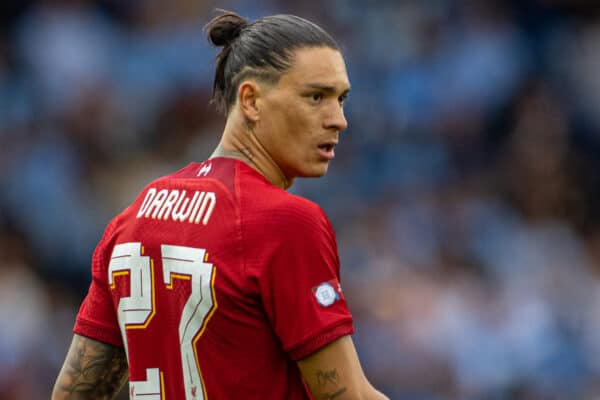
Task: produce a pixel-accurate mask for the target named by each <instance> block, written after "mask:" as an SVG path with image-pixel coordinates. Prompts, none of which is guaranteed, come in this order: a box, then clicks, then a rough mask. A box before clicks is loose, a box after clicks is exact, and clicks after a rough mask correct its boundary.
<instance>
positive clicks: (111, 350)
mask: <svg viewBox="0 0 600 400" xmlns="http://www.w3.org/2000/svg"><path fill="white" fill-rule="evenodd" d="M126 380H127V358H126V356H125V351H124V349H123V348H121V347H115V346H111V345H109V344H105V343H102V342H98V341H96V340H93V339H89V338H86V337H84V336H79V335H77V334H76V335H74V336H73V341H72V342H71V347H70V348H69V352H68V353H67V357H66V359H65V362H64V364H63V367H62V369H61V370H60V373H59V375H58V378H57V379H56V383H55V385H54V390H53V391H52V400H67V399H68V400H74V399H77V400H83V399H101V400H104V399H106V400H108V399H112V398H113V397H114V396H115V395H116V394H117V393H118V392H119V389H121V387H122V386H123V384H124V383H125V381H126Z"/></svg>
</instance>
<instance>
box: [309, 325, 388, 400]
mask: <svg viewBox="0 0 600 400" xmlns="http://www.w3.org/2000/svg"><path fill="white" fill-rule="evenodd" d="M298 366H299V367H300V371H302V375H303V377H304V380H305V381H306V383H307V384H308V386H309V387H310V390H311V392H312V394H313V397H314V398H315V400H334V399H336V400H362V399H364V400H385V399H388V398H387V397H386V396H384V395H383V394H381V393H380V392H378V391H377V390H376V389H375V388H374V387H373V386H371V384H370V383H369V381H368V380H367V378H366V377H365V375H364V373H363V370H362V367H361V366H360V361H359V360H358V355H357V354H356V349H355V348H354V343H353V342H352V338H351V337H350V336H343V337H341V338H340V339H338V340H336V341H334V342H332V343H330V344H328V345H327V346H325V347H323V348H322V349H320V350H318V351H316V352H315V353H313V354H311V355H310V356H308V357H306V358H305V359H302V360H300V361H298ZM388 400H389V399H388Z"/></svg>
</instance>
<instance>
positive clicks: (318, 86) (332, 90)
mask: <svg viewBox="0 0 600 400" xmlns="http://www.w3.org/2000/svg"><path fill="white" fill-rule="evenodd" d="M306 87H307V88H310V89H319V90H322V91H324V92H327V93H335V92H337V90H336V88H335V87H334V86H330V85H324V84H321V83H309V84H307V85H306ZM349 92H350V87H348V89H346V90H344V91H343V93H342V94H348V93H349Z"/></svg>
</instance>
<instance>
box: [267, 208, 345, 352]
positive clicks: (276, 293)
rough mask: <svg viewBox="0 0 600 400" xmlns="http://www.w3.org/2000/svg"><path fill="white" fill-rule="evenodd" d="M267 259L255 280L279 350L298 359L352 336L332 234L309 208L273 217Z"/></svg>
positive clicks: (316, 210) (321, 216) (321, 214)
mask: <svg viewBox="0 0 600 400" xmlns="http://www.w3.org/2000/svg"><path fill="white" fill-rule="evenodd" d="M271 218H273V221H272V223H273V225H274V226H273V229H272V230H271V234H272V238H271V239H270V240H271V245H267V246H266V247H267V248H271V254H270V255H269V260H268V262H267V263H266V266H265V271H264V273H263V274H262V276H261V279H260V290H261V297H262V300H263V304H264V307H265V310H266V313H267V315H268V317H269V319H270V321H271V324H272V326H273V328H274V330H275V333H276V334H277V336H278V337H279V339H280V340H281V342H282V344H283V347H284V350H285V351H287V352H288V354H289V355H290V356H291V357H292V358H293V359H294V360H299V359H302V358H304V357H306V356H308V355H310V354H311V353H313V352H315V351H316V350H318V349H320V348H321V347H323V346H325V345H326V344H328V343H331V342H332V341H334V340H336V339H338V338H340V337H341V336H344V335H348V334H352V333H353V324H352V316H351V314H350V312H349V310H348V306H347V304H346V301H345V299H344V296H343V293H342V289H341V286H340V263H339V258H338V252H337V244H336V240H335V234H334V232H333V228H332V227H331V224H330V223H329V221H328V219H327V217H326V216H325V213H324V212H323V211H322V210H321V209H320V208H319V207H318V206H317V205H315V204H314V203H308V202H307V203H301V207H293V206H290V207H286V209H285V210H280V211H274V212H273V213H272V214H271Z"/></svg>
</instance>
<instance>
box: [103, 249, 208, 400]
mask: <svg viewBox="0 0 600 400" xmlns="http://www.w3.org/2000/svg"><path fill="white" fill-rule="evenodd" d="M161 256H162V271H163V283H164V284H165V285H166V287H167V289H172V288H173V280H174V279H184V280H189V281H190V285H191V292H190V296H189V298H188V299H187V302H186V303H185V305H184V306H183V311H182V313H181V319H180V322H179V343H180V350H181V362H182V369H183V381H184V385H185V398H186V400H203V399H205V397H206V391H205V388H204V384H203V382H202V376H201V374H200V366H199V363H198V354H197V353H196V346H195V343H196V341H197V340H198V339H199V338H200V336H201V335H202V333H203V332H204V328H205V327H206V323H207V322H208V320H209V319H210V317H211V315H212V313H213V312H214V310H215V309H216V305H217V304H216V300H215V296H214V277H215V267H214V266H213V265H212V264H210V263H207V262H206V259H207V253H206V250H205V249H199V248H193V247H184V246H173V245H164V244H163V245H161ZM119 275H129V283H130V295H129V297H122V298H121V299H120V300H119V306H118V319H119V327H120V329H121V336H122V337H123V343H124V345H125V352H126V354H127V358H128V359H129V357H130V355H129V350H128V348H127V347H128V346H127V340H126V338H127V336H126V333H127V330H130V329H145V328H146V327H147V326H148V324H150V322H151V321H152V318H153V317H154V314H155V313H156V307H155V300H156V299H155V297H156V292H155V282H154V262H153V260H152V259H151V258H150V257H149V256H144V255H143V247H142V244H141V243H140V242H130V243H122V244H118V245H116V246H115V247H114V249H113V253H112V256H111V259H110V263H109V265H108V280H109V284H110V285H111V288H114V285H115V277H116V276H119ZM129 392H130V396H131V399H144V400H164V399H165V387H164V375H163V371H160V369H159V368H147V369H146V380H145V381H130V382H129Z"/></svg>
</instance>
